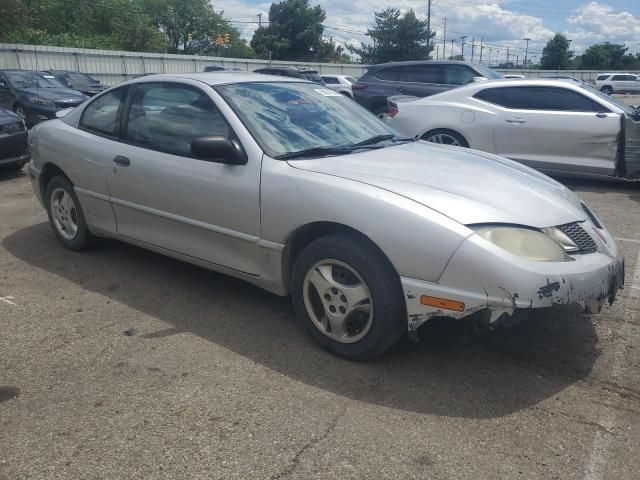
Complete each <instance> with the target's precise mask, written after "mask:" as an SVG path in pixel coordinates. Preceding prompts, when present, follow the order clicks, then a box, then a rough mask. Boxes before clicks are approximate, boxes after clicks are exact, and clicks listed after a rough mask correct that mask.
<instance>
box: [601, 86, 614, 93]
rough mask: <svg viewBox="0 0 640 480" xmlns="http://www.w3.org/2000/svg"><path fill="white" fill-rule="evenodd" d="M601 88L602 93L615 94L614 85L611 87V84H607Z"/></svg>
mask: <svg viewBox="0 0 640 480" xmlns="http://www.w3.org/2000/svg"><path fill="white" fill-rule="evenodd" d="M600 90H601V91H602V93H606V94H607V95H613V87H610V86H609V85H605V86H604V87H602V88H601V89H600Z"/></svg>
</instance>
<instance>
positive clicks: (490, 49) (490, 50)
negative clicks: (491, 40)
mask: <svg viewBox="0 0 640 480" xmlns="http://www.w3.org/2000/svg"><path fill="white" fill-rule="evenodd" d="M492 51H493V49H492V48H491V47H489V67H491V52H492Z"/></svg>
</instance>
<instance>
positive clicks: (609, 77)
mask: <svg viewBox="0 0 640 480" xmlns="http://www.w3.org/2000/svg"><path fill="white" fill-rule="evenodd" d="M596 88H598V89H599V90H600V91H601V92H603V93H606V94H607V95H612V94H614V93H640V77H639V76H638V75H634V74H632V73H620V72H618V73H602V74H600V75H598V76H597V77H596Z"/></svg>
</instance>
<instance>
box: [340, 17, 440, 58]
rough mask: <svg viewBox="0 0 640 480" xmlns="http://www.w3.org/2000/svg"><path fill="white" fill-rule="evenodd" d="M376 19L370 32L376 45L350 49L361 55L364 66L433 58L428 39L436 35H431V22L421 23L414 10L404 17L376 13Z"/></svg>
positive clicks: (423, 21) (433, 33)
mask: <svg viewBox="0 0 640 480" xmlns="http://www.w3.org/2000/svg"><path fill="white" fill-rule="evenodd" d="M374 17H375V20H374V22H375V25H374V27H373V28H370V29H369V30H367V35H369V36H370V37H371V39H372V40H373V45H365V46H363V47H362V48H354V47H349V46H348V47H347V48H348V49H349V50H350V51H352V52H353V53H356V54H358V55H360V57H361V58H362V62H363V63H384V62H390V61H402V60H426V59H429V58H430V56H429V55H430V53H431V51H432V50H433V44H432V43H430V44H429V45H428V46H427V39H428V38H433V37H434V36H435V32H433V31H432V32H429V31H428V29H427V21H426V20H419V19H418V18H417V17H416V14H415V12H414V11H413V10H409V11H408V12H407V13H405V14H404V15H401V14H400V10H398V9H397V8H387V9H385V10H382V11H380V12H374Z"/></svg>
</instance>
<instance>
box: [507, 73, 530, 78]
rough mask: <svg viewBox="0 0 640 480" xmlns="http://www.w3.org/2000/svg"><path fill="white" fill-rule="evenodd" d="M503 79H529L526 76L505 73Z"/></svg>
mask: <svg viewBox="0 0 640 480" xmlns="http://www.w3.org/2000/svg"><path fill="white" fill-rule="evenodd" d="M502 78H516V79H518V80H520V79H523V78H527V77H525V76H524V75H520V74H517V73H505V74H503V75H502Z"/></svg>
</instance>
